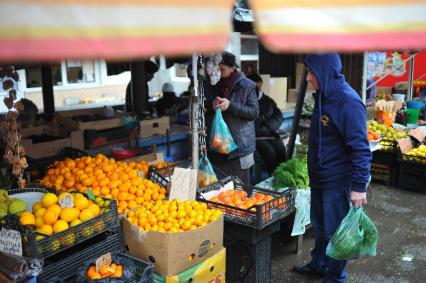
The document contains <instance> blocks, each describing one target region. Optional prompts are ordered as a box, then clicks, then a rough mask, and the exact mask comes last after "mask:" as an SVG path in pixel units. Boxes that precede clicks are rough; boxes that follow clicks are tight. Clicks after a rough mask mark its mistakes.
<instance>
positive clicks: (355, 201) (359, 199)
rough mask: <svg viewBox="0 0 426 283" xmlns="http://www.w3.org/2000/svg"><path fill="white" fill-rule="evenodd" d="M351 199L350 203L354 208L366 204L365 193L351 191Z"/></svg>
mask: <svg viewBox="0 0 426 283" xmlns="http://www.w3.org/2000/svg"><path fill="white" fill-rule="evenodd" d="M351 201H352V205H353V206H354V207H355V208H359V207H361V206H362V205H363V204H367V193H358V192H354V191H352V192H351Z"/></svg>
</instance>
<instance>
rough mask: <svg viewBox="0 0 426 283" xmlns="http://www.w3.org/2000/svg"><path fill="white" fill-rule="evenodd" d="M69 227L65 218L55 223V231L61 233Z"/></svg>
mask: <svg viewBox="0 0 426 283" xmlns="http://www.w3.org/2000/svg"><path fill="white" fill-rule="evenodd" d="M68 228H69V226H68V223H67V222H66V221H64V220H58V221H56V222H55V224H54V225H53V232H55V233H60V232H62V231H65V230H67V229H68Z"/></svg>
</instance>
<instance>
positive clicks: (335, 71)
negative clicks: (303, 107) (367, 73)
mask: <svg viewBox="0 0 426 283" xmlns="http://www.w3.org/2000/svg"><path fill="white" fill-rule="evenodd" d="M305 65H306V67H307V68H308V69H309V70H310V71H312V73H313V74H314V76H315V78H316V80H317V82H318V87H319V92H320V93H321V94H322V95H323V96H324V97H326V98H327V97H329V96H330V95H331V94H332V93H333V92H334V90H336V89H339V88H340V87H341V86H342V85H343V84H344V83H345V77H344V76H343V74H342V62H341V61H340V56H339V54H337V53H325V54H314V55H309V56H307V57H306V58H305Z"/></svg>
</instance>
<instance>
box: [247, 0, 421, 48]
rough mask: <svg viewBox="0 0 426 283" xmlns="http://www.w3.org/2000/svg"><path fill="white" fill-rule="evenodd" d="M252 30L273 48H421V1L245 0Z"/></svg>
mask: <svg viewBox="0 0 426 283" xmlns="http://www.w3.org/2000/svg"><path fill="white" fill-rule="evenodd" d="M249 3H250V5H251V8H252V9H253V10H254V12H255V26H256V33H257V34H258V36H259V37H260V39H261V41H262V42H263V44H264V45H265V46H266V47H268V48H270V49H272V50H276V51H291V52H303V51H322V50H324V51H325V50H338V51H367V50H398V49H411V50H414V49H423V48H425V47H426V1H425V0H250V1H249Z"/></svg>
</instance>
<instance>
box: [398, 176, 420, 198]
mask: <svg viewBox="0 0 426 283" xmlns="http://www.w3.org/2000/svg"><path fill="white" fill-rule="evenodd" d="M398 186H399V187H400V188H403V189H407V190H413V191H418V192H422V193H426V176H419V175H412V174H408V173H403V172H400V175H399V183H398Z"/></svg>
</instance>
